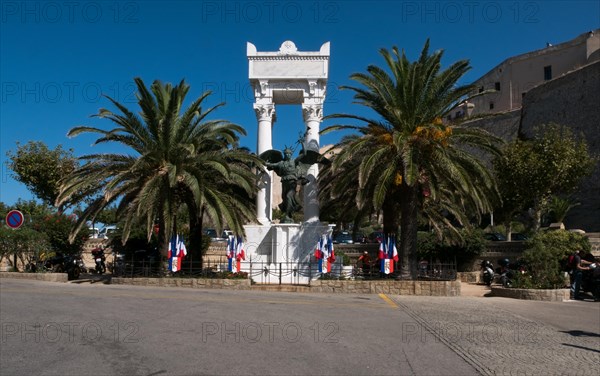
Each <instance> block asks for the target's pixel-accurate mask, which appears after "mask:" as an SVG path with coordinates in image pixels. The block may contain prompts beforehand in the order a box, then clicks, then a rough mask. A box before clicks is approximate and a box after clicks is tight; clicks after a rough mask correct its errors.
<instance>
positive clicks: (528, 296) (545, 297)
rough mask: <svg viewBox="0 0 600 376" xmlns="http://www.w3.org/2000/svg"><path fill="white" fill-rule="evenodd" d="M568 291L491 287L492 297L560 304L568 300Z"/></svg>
mask: <svg viewBox="0 0 600 376" xmlns="http://www.w3.org/2000/svg"><path fill="white" fill-rule="evenodd" d="M569 293H570V291H569V289H556V290H537V289H514V288H504V287H496V286H492V296H498V297H503V298H513V299H523V300H541V301H546V302H562V301H566V300H569Z"/></svg>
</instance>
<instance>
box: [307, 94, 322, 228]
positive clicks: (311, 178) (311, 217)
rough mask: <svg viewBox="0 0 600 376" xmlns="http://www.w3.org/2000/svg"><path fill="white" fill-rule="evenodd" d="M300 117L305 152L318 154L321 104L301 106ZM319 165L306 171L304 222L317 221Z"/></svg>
mask: <svg viewBox="0 0 600 376" xmlns="http://www.w3.org/2000/svg"><path fill="white" fill-rule="evenodd" d="M302 115H303V117H304V124H305V125H306V136H305V139H304V145H305V147H306V149H307V150H313V151H316V152H317V153H318V152H319V148H320V144H319V129H320V125H321V121H322V120H323V104H306V103H305V104H303V105H302ZM318 176H319V165H318V164H316V163H315V164H314V165H312V166H311V167H310V168H309V169H308V174H307V176H306V178H307V179H308V183H307V184H306V185H305V186H304V221H305V222H318V221H319V187H318V185H317V178H318Z"/></svg>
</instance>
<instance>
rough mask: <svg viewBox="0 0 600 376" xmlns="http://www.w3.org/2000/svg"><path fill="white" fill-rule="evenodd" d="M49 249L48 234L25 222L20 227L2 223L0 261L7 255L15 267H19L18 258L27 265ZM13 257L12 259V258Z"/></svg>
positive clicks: (0, 227) (0, 229)
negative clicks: (13, 227) (9, 226)
mask: <svg viewBox="0 0 600 376" xmlns="http://www.w3.org/2000/svg"><path fill="white" fill-rule="evenodd" d="M48 249H49V244H48V239H47V236H46V234H43V233H40V232H38V231H36V230H34V229H33V228H31V227H30V226H29V225H27V224H24V225H23V226H22V227H20V228H18V229H16V230H15V229H11V228H8V226H4V225H0V261H1V260H2V259H4V257H7V258H8V259H9V260H10V262H11V264H12V266H13V268H14V269H15V270H16V269H17V265H18V263H17V259H19V260H21V263H22V265H26V264H27V263H28V262H31V261H33V260H35V259H37V258H38V256H39V255H40V254H42V253H44V252H46V251H47V250H48ZM11 258H12V260H11Z"/></svg>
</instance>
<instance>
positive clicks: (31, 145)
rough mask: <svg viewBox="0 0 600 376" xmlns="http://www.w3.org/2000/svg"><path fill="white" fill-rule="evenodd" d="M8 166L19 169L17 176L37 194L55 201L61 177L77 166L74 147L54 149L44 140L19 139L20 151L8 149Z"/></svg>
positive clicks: (41, 198)
mask: <svg viewBox="0 0 600 376" xmlns="http://www.w3.org/2000/svg"><path fill="white" fill-rule="evenodd" d="M6 155H7V156H8V158H9V161H8V162H7V165H8V168H10V169H11V170H12V171H13V172H14V173H15V176H14V178H15V180H17V181H19V182H21V183H23V184H25V186H26V187H27V189H29V190H30V191H31V192H32V193H33V194H34V195H35V196H36V197H38V198H39V199H40V200H42V201H44V202H45V203H47V204H50V205H53V204H54V202H55V201H56V197H57V196H58V191H59V180H60V179H62V178H64V177H65V176H67V175H68V174H70V173H71V172H72V171H73V170H74V169H75V168H76V167H77V160H76V159H75V157H73V151H72V150H71V149H69V150H64V149H63V148H62V146H61V145H58V146H57V147H56V148H55V149H53V150H51V149H49V148H48V146H46V144H44V143H43V142H42V141H29V142H28V143H26V144H25V145H21V144H19V143H18V142H17V150H16V151H14V152H13V151H8V152H7V153H6Z"/></svg>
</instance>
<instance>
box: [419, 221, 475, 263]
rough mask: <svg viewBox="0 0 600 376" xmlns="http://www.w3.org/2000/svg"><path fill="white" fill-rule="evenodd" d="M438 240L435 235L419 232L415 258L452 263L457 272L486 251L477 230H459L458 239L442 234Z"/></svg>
mask: <svg viewBox="0 0 600 376" xmlns="http://www.w3.org/2000/svg"><path fill="white" fill-rule="evenodd" d="M444 235H445V236H444V238H443V239H441V240H440V239H439V238H438V237H437V236H436V235H435V234H433V233H429V232H419V233H418V241H417V256H418V258H419V259H420V260H432V261H436V260H439V261H440V262H454V261H456V267H457V269H458V271H464V270H465V269H467V268H468V267H469V266H470V265H471V264H472V263H473V260H474V259H475V258H476V257H477V256H479V255H480V254H481V253H482V252H483V251H484V250H485V249H486V244H487V243H486V240H485V239H484V237H483V231H481V230H478V229H460V230H459V233H458V237H456V236H454V237H451V236H450V234H444ZM446 235H447V236H446Z"/></svg>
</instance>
